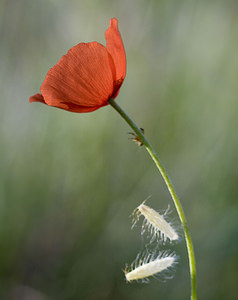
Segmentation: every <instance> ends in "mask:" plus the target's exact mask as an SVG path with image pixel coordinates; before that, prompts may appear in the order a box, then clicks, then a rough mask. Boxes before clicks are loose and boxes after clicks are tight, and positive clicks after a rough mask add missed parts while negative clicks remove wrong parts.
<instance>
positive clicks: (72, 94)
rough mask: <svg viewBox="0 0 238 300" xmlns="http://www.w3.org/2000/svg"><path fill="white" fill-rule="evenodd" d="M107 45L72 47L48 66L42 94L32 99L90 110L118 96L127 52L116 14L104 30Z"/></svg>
mask: <svg viewBox="0 0 238 300" xmlns="http://www.w3.org/2000/svg"><path fill="white" fill-rule="evenodd" d="M105 37H106V42H107V46H106V47H104V46H103V45H101V44H99V43H97V42H92V43H80V44H78V45H76V46H74V47H73V48H71V49H70V50H69V51H68V53H67V54H66V55H64V56H63V57H62V58H61V60H60V61H59V62H58V63H57V64H56V65H55V66H54V67H53V68H51V69H50V70H49V72H48V74H47V75H46V78H45V81H44V82H43V84H42V86H41V89H40V90H41V94H36V95H34V96H32V97H30V102H35V101H36V102H42V103H45V104H48V105H50V106H55V107H58V108H62V109H65V110H68V111H72V112H80V113H82V112H90V111H94V110H96V109H98V108H100V107H102V106H105V105H107V104H108V100H109V99H110V98H114V99H115V98H116V96H117V94H118V92H119V89H120V87H121V85H122V83H123V80H124V78H125V76H126V55H125V50H124V46H123V43H122V39H121V36H120V32H119V30H118V27H117V20H116V19H115V18H113V19H111V20H110V26H109V28H108V29H107V31H106V32H105Z"/></svg>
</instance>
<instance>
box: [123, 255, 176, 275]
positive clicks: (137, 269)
mask: <svg viewBox="0 0 238 300" xmlns="http://www.w3.org/2000/svg"><path fill="white" fill-rule="evenodd" d="M175 262H176V256H175V254H173V253H172V254H170V255H168V254H166V253H165V254H164V255H162V256H161V254H159V255H158V256H157V257H156V258H154V257H153V255H151V254H149V255H147V256H145V257H144V258H143V259H140V260H138V257H137V259H136V262H135V263H133V264H132V266H131V271H128V270H125V276H126V280H127V281H132V280H140V279H142V280H144V279H146V278H147V277H149V276H153V275H155V274H157V273H160V272H162V271H164V270H167V269H168V268H170V267H171V266H173V264H174V263H175Z"/></svg>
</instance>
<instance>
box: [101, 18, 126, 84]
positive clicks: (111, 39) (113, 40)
mask: <svg viewBox="0 0 238 300" xmlns="http://www.w3.org/2000/svg"><path fill="white" fill-rule="evenodd" d="M105 37H106V41H107V50H108V52H109V53H110V55H111V57H112V59H113V62H114V65H115V69H116V81H118V82H120V85H121V84H122V82H123V80H124V78H125V76H126V54H125V49H124V46H123V43H122V39H121V35H120V32H119V30H118V27H117V19H115V18H113V19H111V20H110V26H109V28H108V29H107V31H106V32H105Z"/></svg>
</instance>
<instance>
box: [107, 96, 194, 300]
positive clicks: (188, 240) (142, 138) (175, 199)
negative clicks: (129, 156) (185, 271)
mask: <svg viewBox="0 0 238 300" xmlns="http://www.w3.org/2000/svg"><path fill="white" fill-rule="evenodd" d="M108 102H109V104H110V105H111V106H112V107H113V108H114V109H115V110H116V111H117V112H118V113H119V114H120V115H121V116H122V118H123V119H124V120H125V121H126V122H127V124H128V125H129V126H130V127H131V128H132V129H133V130H134V132H135V133H136V135H137V136H138V138H139V140H140V141H141V142H142V143H143V144H144V145H145V147H146V150H147V151H148V152H149V154H150V156H151V158H152V159H153V161H154V163H155V165H156V167H157V168H158V170H159V171H160V174H161V175H162V177H163V179H164V181H165V183H166V185H167V188H168V190H169V193H170V195H171V197H172V199H173V202H174V205H175V207H176V210H177V213H178V216H179V218H180V221H181V223H182V225H183V230H184V236H185V241H186V246H187V251H188V259H189V269H190V278H191V300H196V299H197V293H196V265H195V256H194V250H193V244H192V239H191V236H190V233H189V230H188V226H187V222H186V218H185V215H184V212H183V208H182V205H181V203H180V201H179V199H178V196H177V195H176V193H175V190H174V188H173V185H172V183H171V180H170V179H169V177H168V175H167V173H166V172H165V170H164V168H163V167H162V165H161V163H160V161H159V158H158V156H157V154H156V152H155V150H154V149H153V148H152V146H151V145H150V143H149V142H148V141H147V139H146V138H145V136H144V134H143V133H142V132H141V130H140V129H139V128H138V126H137V125H136V124H135V123H134V122H133V120H132V119H131V118H130V117H129V116H128V115H127V114H126V113H125V112H124V111H123V110H122V108H121V107H120V106H119V105H118V104H117V103H116V102H115V101H114V100H113V99H112V98H111V99H109V101H108Z"/></svg>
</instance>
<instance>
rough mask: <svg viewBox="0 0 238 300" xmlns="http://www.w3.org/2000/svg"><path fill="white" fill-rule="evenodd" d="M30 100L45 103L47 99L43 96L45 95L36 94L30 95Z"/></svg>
mask: <svg viewBox="0 0 238 300" xmlns="http://www.w3.org/2000/svg"><path fill="white" fill-rule="evenodd" d="M29 101H30V102H41V103H45V100H44V98H43V96H42V95H41V94H39V93H38V94H35V95H34V96H31V97H30V100H29Z"/></svg>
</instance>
